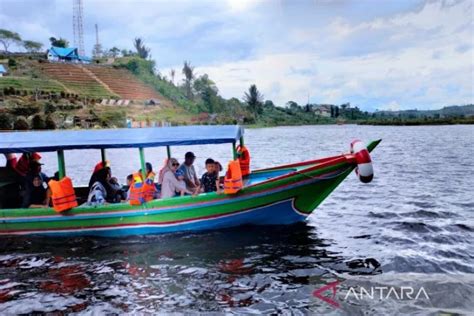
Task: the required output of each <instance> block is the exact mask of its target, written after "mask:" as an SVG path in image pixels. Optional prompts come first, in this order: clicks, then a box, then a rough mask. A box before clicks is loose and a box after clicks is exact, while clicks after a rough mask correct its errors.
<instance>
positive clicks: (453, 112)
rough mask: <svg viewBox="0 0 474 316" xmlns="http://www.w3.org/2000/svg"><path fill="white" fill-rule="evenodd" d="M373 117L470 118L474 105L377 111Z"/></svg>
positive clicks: (473, 112) (473, 113)
mask: <svg viewBox="0 0 474 316" xmlns="http://www.w3.org/2000/svg"><path fill="white" fill-rule="evenodd" d="M373 116H374V117H377V118H380V117H399V118H408V119H415V118H425V117H427V118H445V117H472V116H474V104H467V105H451V106H446V107H443V108H442V109H439V110H403V111H377V112H375V113H374V114H373Z"/></svg>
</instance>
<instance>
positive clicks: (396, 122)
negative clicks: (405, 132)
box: [357, 116, 474, 126]
mask: <svg viewBox="0 0 474 316" xmlns="http://www.w3.org/2000/svg"><path fill="white" fill-rule="evenodd" d="M357 124H358V125H379V126H418V125H458V124H474V116H472V117H465V118H458V117H453V118H423V119H411V120H410V119H408V120H404V119H402V120H401V119H395V118H394V119H390V120H389V119H379V120H367V121H360V122H357Z"/></svg>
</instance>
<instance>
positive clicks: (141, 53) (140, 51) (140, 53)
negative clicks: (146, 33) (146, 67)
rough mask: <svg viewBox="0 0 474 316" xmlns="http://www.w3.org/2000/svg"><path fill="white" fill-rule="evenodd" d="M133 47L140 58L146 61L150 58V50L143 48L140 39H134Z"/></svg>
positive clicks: (142, 42)
mask: <svg viewBox="0 0 474 316" xmlns="http://www.w3.org/2000/svg"><path fill="white" fill-rule="evenodd" d="M133 46H135V49H136V50H137V53H138V56H140V58H143V59H147V58H148V56H150V49H149V48H148V47H146V46H145V42H144V41H143V40H142V39H141V38H140V37H137V38H135V41H134V42H133Z"/></svg>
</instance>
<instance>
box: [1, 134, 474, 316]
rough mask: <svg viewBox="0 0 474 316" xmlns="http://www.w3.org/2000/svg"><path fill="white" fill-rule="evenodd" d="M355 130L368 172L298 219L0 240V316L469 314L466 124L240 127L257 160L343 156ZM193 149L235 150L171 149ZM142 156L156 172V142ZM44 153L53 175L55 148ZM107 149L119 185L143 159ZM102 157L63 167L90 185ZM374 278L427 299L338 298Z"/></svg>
mask: <svg viewBox="0 0 474 316" xmlns="http://www.w3.org/2000/svg"><path fill="white" fill-rule="evenodd" d="M354 138H360V139H362V140H364V141H369V140H373V139H377V138H382V139H383V142H382V143H381V144H380V145H379V147H378V148H377V149H376V150H375V151H374V152H373V154H372V158H373V161H374V164H375V178H374V181H373V182H372V183H370V184H362V183H360V182H359V181H358V179H357V178H356V176H355V175H354V174H351V175H350V176H349V177H348V178H347V179H346V181H344V182H343V183H342V184H341V185H340V186H339V187H338V188H337V189H336V190H335V192H333V193H332V195H330V196H329V198H328V199H327V200H326V201H325V202H324V203H323V204H322V205H321V206H320V207H319V208H318V209H317V210H316V211H315V212H314V213H313V214H312V215H311V216H310V218H309V220H308V221H307V223H301V224H299V225H293V226H286V227H240V228H234V229H229V230H219V231H212V232H206V233H199V234H191V233H186V234H174V235H162V236H145V237H130V238H117V239H99V238H71V239H66V238H61V239H60V238H54V239H48V238H40V237H8V238H6V237H2V238H1V239H0V314H20V313H49V312H54V313H86V314H99V313H112V314H113V313H130V314H135V313H139V312H142V313H154V312H158V311H159V312H167V311H179V312H195V311H201V312H209V311H214V312H227V313H283V314H312V313H330V314H347V315H355V314H374V315H380V314H387V313H388V314H412V313H418V314H433V313H434V314H436V313H440V312H457V313H461V314H469V313H471V312H472V311H473V310H474V302H473V300H474V277H473V275H474V246H473V242H472V241H473V237H474V234H473V232H474V214H473V211H474V196H473V188H472V186H473V184H474V183H473V176H474V170H473V168H474V167H473V166H474V163H473V157H474V155H473V154H474V152H473V147H474V146H473V145H474V128H473V127H472V126H436V127H371V126H355V125H343V126H314V127H279V128H268V129H250V130H246V144H247V145H248V147H249V148H250V151H251V154H252V167H253V168H262V167H268V166H274V165H278V164H284V163H290V162H298V161H302V160H308V159H313V158H318V157H324V156H328V155H334V154H339V153H342V152H344V151H347V149H348V147H349V143H350V141H351V140H352V139H354ZM189 149H192V150H193V151H194V152H195V153H196V155H197V157H198V159H197V162H196V164H197V167H198V170H199V172H200V173H202V172H203V164H204V160H205V159H206V158H208V157H213V158H215V159H217V160H220V161H221V162H223V164H224V163H225V162H226V161H228V160H229V159H230V157H231V148H230V146H229V145H227V146H226V145H218V146H193V147H190V148H179V147H176V148H172V153H173V156H175V157H177V158H178V159H180V160H182V157H183V156H184V153H185V151H187V150H189ZM146 156H147V160H148V161H150V162H151V163H152V164H153V165H154V167H155V169H159V167H160V165H161V164H162V162H163V159H164V158H165V150H163V149H147V150H146ZM43 157H44V158H43V162H45V163H46V165H45V166H44V167H45V168H44V169H45V171H46V173H48V174H52V173H54V171H55V170H56V159H55V156H54V155H53V154H46V153H45V154H44V155H43ZM107 158H108V159H109V160H110V161H111V165H112V170H113V173H114V175H115V176H116V177H118V178H119V180H121V181H122V182H123V181H124V180H125V177H126V176H127V175H128V174H129V173H131V172H132V171H133V170H136V169H138V168H139V160H138V152H137V151H136V150H110V151H108V153H107ZM99 160H100V153H99V152H98V151H71V152H67V153H66V162H67V173H68V174H69V175H70V176H71V177H72V178H73V181H74V182H75V183H87V181H88V178H89V175H90V172H91V170H92V168H93V166H94V164H95V163H96V162H97V161H99ZM0 163H3V161H2V162H0ZM335 281H338V282H339V283H338V285H337V291H336V293H335V294H334V296H333V293H332V292H331V291H332V289H329V290H328V291H326V292H324V293H323V296H324V297H327V298H329V299H331V300H332V301H333V302H335V303H336V304H330V303H328V302H326V301H324V300H321V299H319V298H317V297H315V296H314V295H313V292H314V291H315V290H317V289H319V288H321V287H323V286H325V285H327V284H332V282H335ZM374 287H386V288H387V289H390V288H395V289H396V290H398V296H400V291H399V290H400V289H401V288H402V287H411V288H413V289H414V290H415V291H418V290H420V288H421V287H423V289H424V290H425V291H426V293H427V295H428V298H426V297H425V296H421V297H418V299H412V298H407V297H403V298H400V297H397V295H393V292H392V294H391V295H388V297H387V295H383V294H382V295H381V296H380V295H379V293H378V292H376V293H375V295H373V296H372V297H370V296H368V295H365V296H360V297H357V296H355V295H349V296H348V294H351V293H352V294H353V293H354V292H351V291H352V290H351V289H357V291H360V289H361V288H364V289H366V290H367V291H370V290H371V289H373V288H374ZM357 293H360V292H357ZM384 294H386V293H384ZM415 294H416V292H415Z"/></svg>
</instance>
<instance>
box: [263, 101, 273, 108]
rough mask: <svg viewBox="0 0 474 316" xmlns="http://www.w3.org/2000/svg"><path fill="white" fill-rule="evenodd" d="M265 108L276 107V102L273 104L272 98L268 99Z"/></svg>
mask: <svg viewBox="0 0 474 316" xmlns="http://www.w3.org/2000/svg"><path fill="white" fill-rule="evenodd" d="M263 106H264V107H265V108H268V109H271V108H274V107H275V104H273V101H272V100H266V101H265V103H264V104H263Z"/></svg>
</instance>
